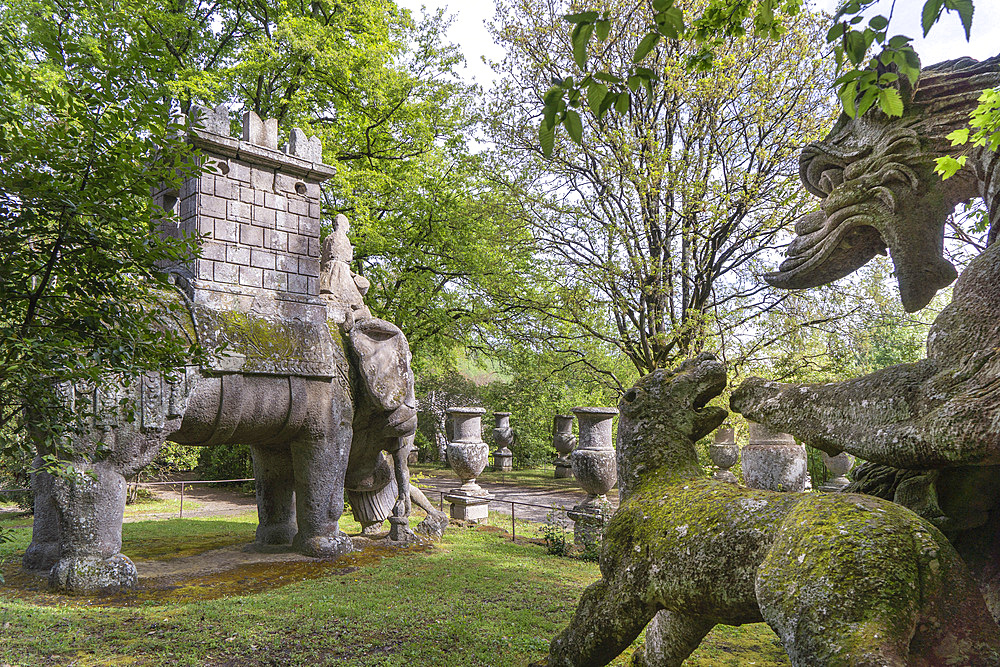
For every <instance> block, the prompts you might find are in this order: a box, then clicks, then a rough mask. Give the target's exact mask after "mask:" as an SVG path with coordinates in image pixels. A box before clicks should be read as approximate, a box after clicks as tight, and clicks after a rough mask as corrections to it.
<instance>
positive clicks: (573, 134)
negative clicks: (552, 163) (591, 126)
mask: <svg viewBox="0 0 1000 667" xmlns="http://www.w3.org/2000/svg"><path fill="white" fill-rule="evenodd" d="M564 123H565V125H566V132H568V133H569V138H570V139H572V140H573V141H575V142H576V143H578V144H582V143H583V121H581V120H580V114H578V113H577V112H575V111H573V110H572V109H570V110H569V111H567V112H566V120H565V121H564Z"/></svg>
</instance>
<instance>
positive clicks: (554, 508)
mask: <svg viewBox="0 0 1000 667" xmlns="http://www.w3.org/2000/svg"><path fill="white" fill-rule="evenodd" d="M449 493H450V491H441V490H438V511H440V512H444V497H445V496H446V495H448V494H449ZM493 503H502V504H504V505H510V541H511V542H514V541H516V539H517V525H516V524H515V523H514V522H515V521H516V519H517V517H516V514H515V508H514V506H515V505H521V506H524V507H537V508H539V509H546V510H549V511H550V512H551V511H557V512H566V513H567V514H568V513H569V512H576V513H577V514H579V515H581V516H588V517H591V518H594V519H600V518H601V515H600V514H594V513H591V512H581V511H580V510H574V509H570V508H567V507H565V506H564V505H542V504H539V503H526V502H524V501H522V500H507V499H506V498H490V504H491V505H492V504H493ZM524 520H525V521H531V519H524Z"/></svg>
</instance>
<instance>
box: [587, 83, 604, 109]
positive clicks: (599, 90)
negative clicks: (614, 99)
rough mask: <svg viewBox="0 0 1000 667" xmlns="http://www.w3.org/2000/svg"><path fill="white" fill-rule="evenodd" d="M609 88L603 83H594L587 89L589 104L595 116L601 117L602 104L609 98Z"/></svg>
mask: <svg viewBox="0 0 1000 667" xmlns="http://www.w3.org/2000/svg"><path fill="white" fill-rule="evenodd" d="M607 94H608V87H607V86H605V85H604V84H603V83H598V82H597V81H594V82H593V83H591V84H590V86H589V87H588V88H587V104H588V105H589V106H590V110H591V111H593V112H594V115H595V116H598V118H599V117H600V115H599V113H598V112H599V110H600V108H601V102H603V101H604V98H605V97H607Z"/></svg>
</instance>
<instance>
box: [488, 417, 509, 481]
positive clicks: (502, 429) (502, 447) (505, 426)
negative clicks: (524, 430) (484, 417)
mask: <svg viewBox="0 0 1000 667" xmlns="http://www.w3.org/2000/svg"><path fill="white" fill-rule="evenodd" d="M493 418H494V419H495V420H496V425H495V426H494V427H493V442H495V443H496V446H497V449H496V451H495V452H493V469H494V470H500V471H505V472H509V471H511V470H513V469H514V452H512V451H510V446H511V445H513V444H514V429H512V428H511V427H510V413H509V412H494V413H493Z"/></svg>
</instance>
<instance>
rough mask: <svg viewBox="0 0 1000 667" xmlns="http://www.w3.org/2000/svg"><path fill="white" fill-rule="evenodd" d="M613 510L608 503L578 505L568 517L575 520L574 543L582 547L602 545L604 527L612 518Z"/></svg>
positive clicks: (598, 502) (568, 513)
mask: <svg viewBox="0 0 1000 667" xmlns="http://www.w3.org/2000/svg"><path fill="white" fill-rule="evenodd" d="M611 514H612V508H611V503H610V502H608V501H606V500H605V501H603V502H601V501H596V502H594V503H592V504H589V505H588V504H587V503H583V504H580V505H577V506H576V507H574V508H573V509H571V510H570V511H569V512H567V513H566V515H567V516H568V517H569V518H570V519H572V520H573V542H574V543H576V544H579V545H582V546H589V545H593V544H600V542H601V536H602V535H603V534H604V527H605V526H606V525H608V519H609V518H611Z"/></svg>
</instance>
